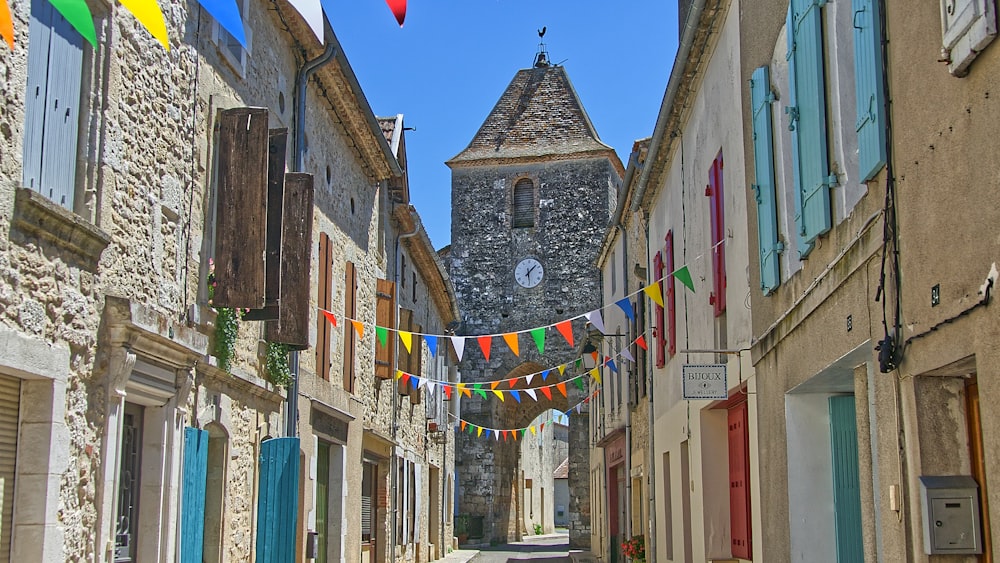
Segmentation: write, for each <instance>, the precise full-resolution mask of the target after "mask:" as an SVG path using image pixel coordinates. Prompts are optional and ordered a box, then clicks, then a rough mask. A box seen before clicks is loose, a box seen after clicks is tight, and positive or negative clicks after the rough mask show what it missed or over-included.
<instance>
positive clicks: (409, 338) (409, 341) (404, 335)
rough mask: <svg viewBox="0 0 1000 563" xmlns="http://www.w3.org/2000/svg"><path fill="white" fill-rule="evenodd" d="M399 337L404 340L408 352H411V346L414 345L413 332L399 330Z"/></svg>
mask: <svg viewBox="0 0 1000 563" xmlns="http://www.w3.org/2000/svg"><path fill="white" fill-rule="evenodd" d="M399 339H400V340H402V341H403V346H406V352H407V353H410V348H411V347H412V346H413V333H412V332H406V331H405V330H401V331H399Z"/></svg>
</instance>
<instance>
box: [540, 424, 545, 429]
mask: <svg viewBox="0 0 1000 563" xmlns="http://www.w3.org/2000/svg"><path fill="white" fill-rule="evenodd" d="M539 430H545V423H544V422H543V423H542V425H541V427H540V428H539Z"/></svg>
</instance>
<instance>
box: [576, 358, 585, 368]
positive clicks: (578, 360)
mask: <svg viewBox="0 0 1000 563" xmlns="http://www.w3.org/2000/svg"><path fill="white" fill-rule="evenodd" d="M574 363H575V364H576V369H580V366H582V365H583V358H577V359H576V362H574Z"/></svg>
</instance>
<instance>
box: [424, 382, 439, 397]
mask: <svg viewBox="0 0 1000 563" xmlns="http://www.w3.org/2000/svg"><path fill="white" fill-rule="evenodd" d="M424 381H425V382H426V386H427V392H428V393H430V394H431V395H433V394H434V387H436V385H435V383H434V382H433V381H431V380H429V379H426V380H424Z"/></svg>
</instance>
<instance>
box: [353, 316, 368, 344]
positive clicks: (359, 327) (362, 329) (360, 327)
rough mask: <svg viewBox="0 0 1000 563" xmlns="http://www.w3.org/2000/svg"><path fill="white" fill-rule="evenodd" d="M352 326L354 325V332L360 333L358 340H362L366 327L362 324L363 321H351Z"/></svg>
mask: <svg viewBox="0 0 1000 563" xmlns="http://www.w3.org/2000/svg"><path fill="white" fill-rule="evenodd" d="M351 324H352V325H354V332H356V333H358V339H359V340H360V339H362V338H364V337H365V325H363V324H361V321H354V320H352V321H351Z"/></svg>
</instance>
